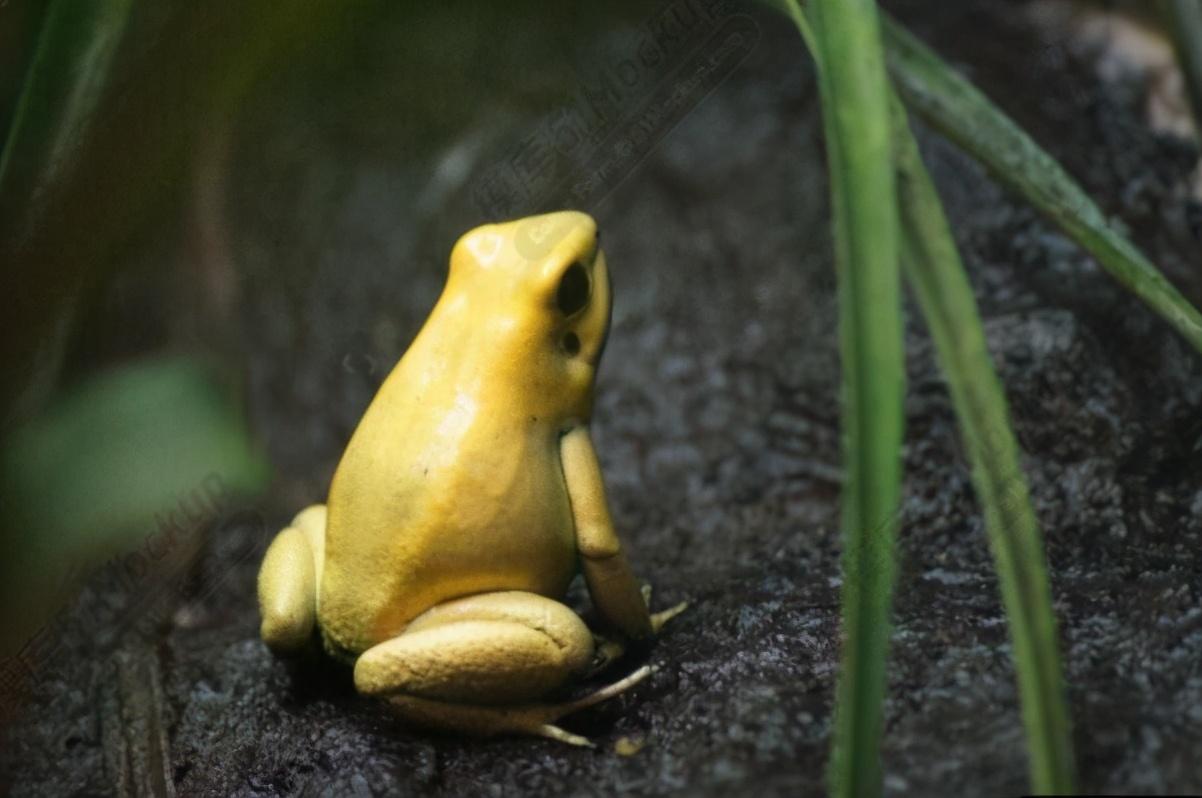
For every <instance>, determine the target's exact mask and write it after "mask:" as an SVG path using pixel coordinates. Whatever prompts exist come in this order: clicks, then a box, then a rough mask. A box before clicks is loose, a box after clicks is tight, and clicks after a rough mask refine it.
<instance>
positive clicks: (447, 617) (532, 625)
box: [355, 591, 649, 744]
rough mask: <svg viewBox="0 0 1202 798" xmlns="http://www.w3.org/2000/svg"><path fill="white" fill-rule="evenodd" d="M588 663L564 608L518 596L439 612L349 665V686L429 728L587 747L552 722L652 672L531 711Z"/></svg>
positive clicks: (491, 596) (458, 603)
mask: <svg viewBox="0 0 1202 798" xmlns="http://www.w3.org/2000/svg"><path fill="white" fill-rule="evenodd" d="M592 656H593V637H592V634H591V633H590V632H589V630H588V627H587V626H585V625H584V621H582V620H580V617H579V616H577V615H576V613H574V612H572V610H571V609H569V608H568V607H566V606H564V605H563V604H560V603H559V602H557V601H552V600H551V599H548V598H545V597H543V596H539V595H535V594H533V593H525V592H521V591H508V592H500V593H482V594H479V595H476V596H468V597H466V598H462V599H456V600H454V601H449V602H446V603H444V604H440V605H438V606H436V607H434V608H433V609H431V610H428V611H427V612H425V613H423V614H421V615H419V616H418V617H417V618H415V619H414V620H413V621H412V622H411V623H410V624H409V626H407V627H406V628H405V630H404V631H403V632H402V633H401V634H400V635H399V636H397V637H394V638H392V639H391V640H386V641H385V642H383V643H380V644H379V645H377V646H373V647H372V648H370V649H368V650H367V651H365V652H363V654H362V656H360V657H359V660H358V661H357V662H356V663H355V687H356V688H357V689H358V690H359V692H361V693H364V694H366V695H375V696H381V697H383V698H386V699H388V701H389V702H390V703H391V704H392V705H393V706H394V707H395V708H396V709H397V710H398V711H399V712H400V713H401V714H402V715H404V716H405V717H407V718H409V719H411V720H414V721H416V722H418V723H422V724H424V725H428V726H435V727H438V728H443V729H449V730H452V731H459V732H466V733H470V734H480V735H491V734H497V733H501V732H517V733H524V734H538V735H542V736H544V737H553V738H555V739H560V740H564V741H567V742H573V743H576V744H584V741H583V740H582V739H580V738H577V737H575V736H574V735H570V734H568V733H567V732H565V731H563V730H561V729H559V728H558V727H555V726H553V725H552V724H553V721H555V720H556V719H558V718H560V717H562V716H564V715H566V714H568V713H570V712H575V711H577V710H579V709H583V708H584V707H587V706H591V705H593V704H595V703H597V702H598V701H603V700H605V699H606V698H609V697H610V696H612V695H616V694H617V693H619V692H621V691H622V690H625V689H626V688H628V687H630V686H631V685H633V684H635V683H637V682H638V681H640V680H641V679H643V678H644V677H646V675H647V673H648V672H649V671H638V672H636V673H635V674H632V675H631V676H629V677H627V678H626V679H623V680H622V681H620V682H617V683H615V684H613V685H610V686H609V687H607V688H604V689H602V690H599V691H597V692H596V693H593V694H592V695H589V696H586V697H585V698H582V699H580V700H579V701H573V702H569V703H565V704H556V705H544V704H540V703H537V702H538V700H539V699H540V698H541V697H542V696H545V695H547V694H548V693H549V692H551V691H553V690H555V689H556V688H558V687H561V686H563V685H564V684H566V683H567V682H568V680H569V679H571V678H572V677H574V676H577V675H579V674H581V673H582V672H584V671H585V670H586V669H587V668H588V666H589V663H590V661H591V660H592Z"/></svg>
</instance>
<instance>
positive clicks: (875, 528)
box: [790, 0, 905, 796]
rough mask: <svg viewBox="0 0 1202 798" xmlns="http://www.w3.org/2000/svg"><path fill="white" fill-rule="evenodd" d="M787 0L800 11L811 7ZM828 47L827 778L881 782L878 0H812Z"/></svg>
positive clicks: (883, 397) (891, 343)
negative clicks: (834, 488)
mask: <svg viewBox="0 0 1202 798" xmlns="http://www.w3.org/2000/svg"><path fill="white" fill-rule="evenodd" d="M790 5H791V6H792V9H791V10H792V12H793V15H794V19H795V21H796V20H799V19H802V20H803V19H804V17H803V16H802V15H801V12H800V9H799V8H798V7H797V6H796V5H795V4H792V3H791V4H790ZM812 11H813V13H812V17H811V21H812V22H813V27H812V29H807V27H806V26H805V25H803V24H801V23H800V22H799V29H801V31H802V34H803V36H804V37H805V38H806V39H807V41H811V42H814V43H816V45H817V47H818V48H819V49H820V50H821V52H820V53H815V56H816V60H817V61H819V62H820V64H821V68H820V74H821V83H822V100H823V117H824V124H825V128H826V142H827V150H828V159H829V161H830V172H831V200H832V212H833V216H834V230H835V250H836V263H837V270H838V278H839V319H840V322H839V324H840V331H839V334H840V344H841V349H842V363H843V388H842V392H843V397H842V398H843V451H844V465H845V471H846V473H847V482H846V484H845V486H844V493H843V519H842V526H843V534H844V552H843V574H844V578H843V597H842V601H843V655H842V659H843V662H842V667H841V670H840V677H839V684H838V687H837V691H836V708H835V731H834V738H835V739H834V751H833V755H832V760H831V771H830V779H831V785H832V789H833V791H834V792H835V793H836V794H838V795H841V796H873V795H879V794H880V791H881V784H882V779H881V767H880V760H879V749H880V738H881V731H882V726H883V722H882V710H883V703H884V695H885V665H886V660H887V656H888V644H889V628H890V624H889V615H890V605H891V602H892V592H893V578H894V569H895V566H894V541H895V538H896V529H897V518H898V507H899V502H900V497H901V444H902V433H903V416H902V402H903V394H904V390H905V385H904V383H905V379H904V364H903V354H904V353H903V346H902V341H903V337H902V323H901V296H900V275H899V269H898V241H897V209H896V206H895V201H896V200H895V197H896V194H895V190H894V172H893V164H892V152H891V139H890V128H889V107H888V81H887V77H886V73H885V65H884V55H883V52H882V49H881V41H880V31H879V22H878V19H877V12H876V6H875V3H873V2H871V0H856V1H855V2H847V0H826V1H825V2H823V1H819V2H815V3H813V4H812Z"/></svg>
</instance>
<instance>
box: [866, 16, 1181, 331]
mask: <svg viewBox="0 0 1202 798" xmlns="http://www.w3.org/2000/svg"><path fill="white" fill-rule="evenodd" d="M882 27H883V30H884V38H885V47H886V52H887V54H888V63H889V70H890V73H891V74H892V76H893V80H894V82H895V83H896V85H897V88H898V90H899V91H900V93H901V95H902V99H903V100H905V102H906V105H907V106H908V107H910V108H911V109H913V110H914V111H916V112H917V113H919V114H920V115H921V116H922V117H923V119H925V120H926V121H927V122H928V123H930V124H931V125H932V126H934V127H935V128H936V129H938V130H939V131H940V132H941V133H943V134H944V135H945V136H947V137H948V138H950V139H951V140H952V141H954V142H956V144H957V145H958V146H960V147H962V148H963V149H964V150H966V151H967V152H969V153H970V154H972V155H973V156H974V157H976V158H977V159H979V160H980V161H981V162H982V163H983V164H985V166H986V167H987V168H988V169H989V170H990V172H992V173H993V175H994V176H995V177H996V178H997V179H998V180H1000V181H1001V182H1002V183H1003V184H1005V185H1006V186H1008V187H1009V188H1011V189H1012V190H1014V191H1017V192H1018V193H1019V194H1021V195H1022V196H1024V197H1026V199H1027V200H1028V201H1029V202H1031V204H1032V205H1034V206H1035V207H1036V208H1038V209H1039V210H1040V211H1041V212H1043V213H1044V214H1045V215H1046V216H1047V217H1048V218H1049V219H1051V220H1052V221H1053V222H1054V223H1056V224H1057V225H1058V226H1059V227H1060V228H1061V229H1062V230H1064V232H1065V233H1067V234H1068V235H1069V236H1070V237H1071V238H1072V239H1073V240H1074V241H1076V242H1077V243H1078V244H1080V245H1081V246H1082V247H1084V248H1085V249H1086V250H1087V251H1088V252H1089V253H1090V254H1092V255H1093V256H1094V257H1095V258H1097V259H1098V262H1099V263H1100V264H1101V265H1102V267H1103V268H1104V269H1106V271H1108V272H1110V275H1111V276H1112V277H1114V278H1115V279H1116V280H1118V281H1119V282H1120V283H1121V284H1123V285H1124V286H1126V287H1127V288H1128V289H1129V290H1130V291H1131V292H1132V293H1134V294H1135V295H1136V296H1138V297H1139V298H1140V299H1141V300H1143V301H1144V302H1145V303H1146V304H1147V305H1148V306H1149V307H1150V308H1152V310H1154V311H1155V312H1156V313H1158V314H1159V315H1160V316H1161V317H1162V318H1164V319H1165V321H1167V322H1168V323H1169V324H1171V325H1172V326H1173V327H1174V328H1176V330H1177V331H1178V332H1179V333H1181V335H1182V336H1184V337H1185V339H1186V340H1187V341H1189V342H1190V343H1191V344H1192V345H1193V346H1194V348H1195V349H1197V350H1198V351H1199V352H1202V314H1199V312H1198V310H1197V309H1196V308H1194V307H1193V306H1192V305H1190V303H1189V302H1188V301H1186V299H1185V297H1183V296H1182V295H1181V294H1180V292H1178V291H1177V289H1175V288H1174V287H1173V286H1172V284H1170V283H1169V281H1168V280H1166V279H1165V278H1164V275H1162V274H1161V273H1160V272H1159V271H1157V269H1156V267H1155V266H1153V265H1152V263H1151V262H1150V261H1149V260H1148V259H1147V258H1145V257H1144V256H1143V254H1142V253H1141V252H1140V251H1139V250H1138V249H1137V248H1136V247H1135V245H1134V244H1132V243H1131V242H1130V241H1128V240H1127V239H1126V238H1125V237H1124V236H1122V235H1121V234H1120V233H1118V232H1117V231H1116V230H1115V229H1114V228H1113V227H1112V226H1111V225H1110V224H1108V223H1107V221H1106V218H1105V216H1104V215H1103V214H1102V211H1101V210H1100V209H1099V208H1098V206H1097V205H1096V204H1094V202H1093V200H1091V199H1090V198H1089V196H1088V195H1086V193H1085V192H1084V191H1082V190H1081V188H1080V187H1079V186H1078V185H1077V183H1076V182H1074V181H1073V179H1072V178H1071V177H1069V175H1068V173H1067V172H1065V171H1064V169H1062V168H1061V167H1060V164H1058V163H1057V162H1056V161H1055V159H1053V158H1052V156H1050V155H1048V154H1047V152H1045V151H1044V150H1043V149H1041V148H1040V147H1039V145H1038V144H1036V143H1035V142H1034V141H1033V140H1032V139H1031V137H1030V136H1028V135H1027V134H1026V133H1024V132H1023V131H1022V129H1021V128H1019V127H1018V126H1017V125H1016V124H1014V122H1012V121H1011V120H1010V119H1009V117H1007V116H1006V115H1005V114H1003V113H1002V112H1001V111H1000V110H999V109H998V108H997V107H996V106H995V105H993V103H991V102H990V101H989V100H988V99H987V98H986V97H985V96H984V95H983V94H981V92H979V91H977V89H976V88H975V87H974V86H973V85H972V84H971V83H969V82H968V81H967V80H965V79H964V78H962V77H960V76H959V75H958V74H956V72H955V71H954V70H953V69H952V68H951V67H949V66H948V65H947V64H945V63H944V62H943V61H942V60H940V58H939V56H937V55H936V54H935V53H933V52H932V51H931V50H930V49H929V48H927V47H926V46H925V45H923V44H922V43H921V42H919V41H918V40H917V39H915V38H914V37H913V36H912V35H910V34H909V33H908V32H907V31H906V30H904V29H903V28H902V27H901V26H900V25H898V24H897V23H895V22H893V21H892V20H890V19H888V18H885V20H884V24H883V26H882Z"/></svg>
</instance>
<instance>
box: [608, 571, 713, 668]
mask: <svg viewBox="0 0 1202 798" xmlns="http://www.w3.org/2000/svg"><path fill="white" fill-rule="evenodd" d="M642 593H643V601H644V602H646V603H647V606H648V607H650V605H651V586H650V585H643V587H642ZM688 608H689V603H688V602H687V601H682V602H680V603H679V604H677V605H675V606H674V607H669V608H668V609H666V610H662V611H660V612H653V613H651V614H650V619H651V633H652V634H659V631H660V629H662V628H663V627H664V624H666V623H667V622H668V621H670V620H672V619H673V618H675V617H676V616H677V615H680V614H681V613H682V612H684V611H685V610H687V609H688ZM593 652H594V653H593V661H592V663H591V664H590V665H589V669H588V672H587V673H586V678H591V677H593V676H596V675H597V674H599V673H602V672H603V671H606V670H608V669H609V667H610V666H611V665H613V664H614V663H615V662H617V661H618V660H620V659H621V658H622V657H623V656H624V655H625V654H626V641H624V640H622V639H621V638H618V637H609V636H607V635H604V634H601V633H597V632H594V633H593Z"/></svg>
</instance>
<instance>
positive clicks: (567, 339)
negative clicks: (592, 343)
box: [563, 332, 580, 355]
mask: <svg viewBox="0 0 1202 798" xmlns="http://www.w3.org/2000/svg"><path fill="white" fill-rule="evenodd" d="M563 351H565V352H567V353H568V354H569V355H578V354H580V337H579V336H578V335H576V333H574V332H570V333H568V334H567V335H565V336H564V337H563Z"/></svg>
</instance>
